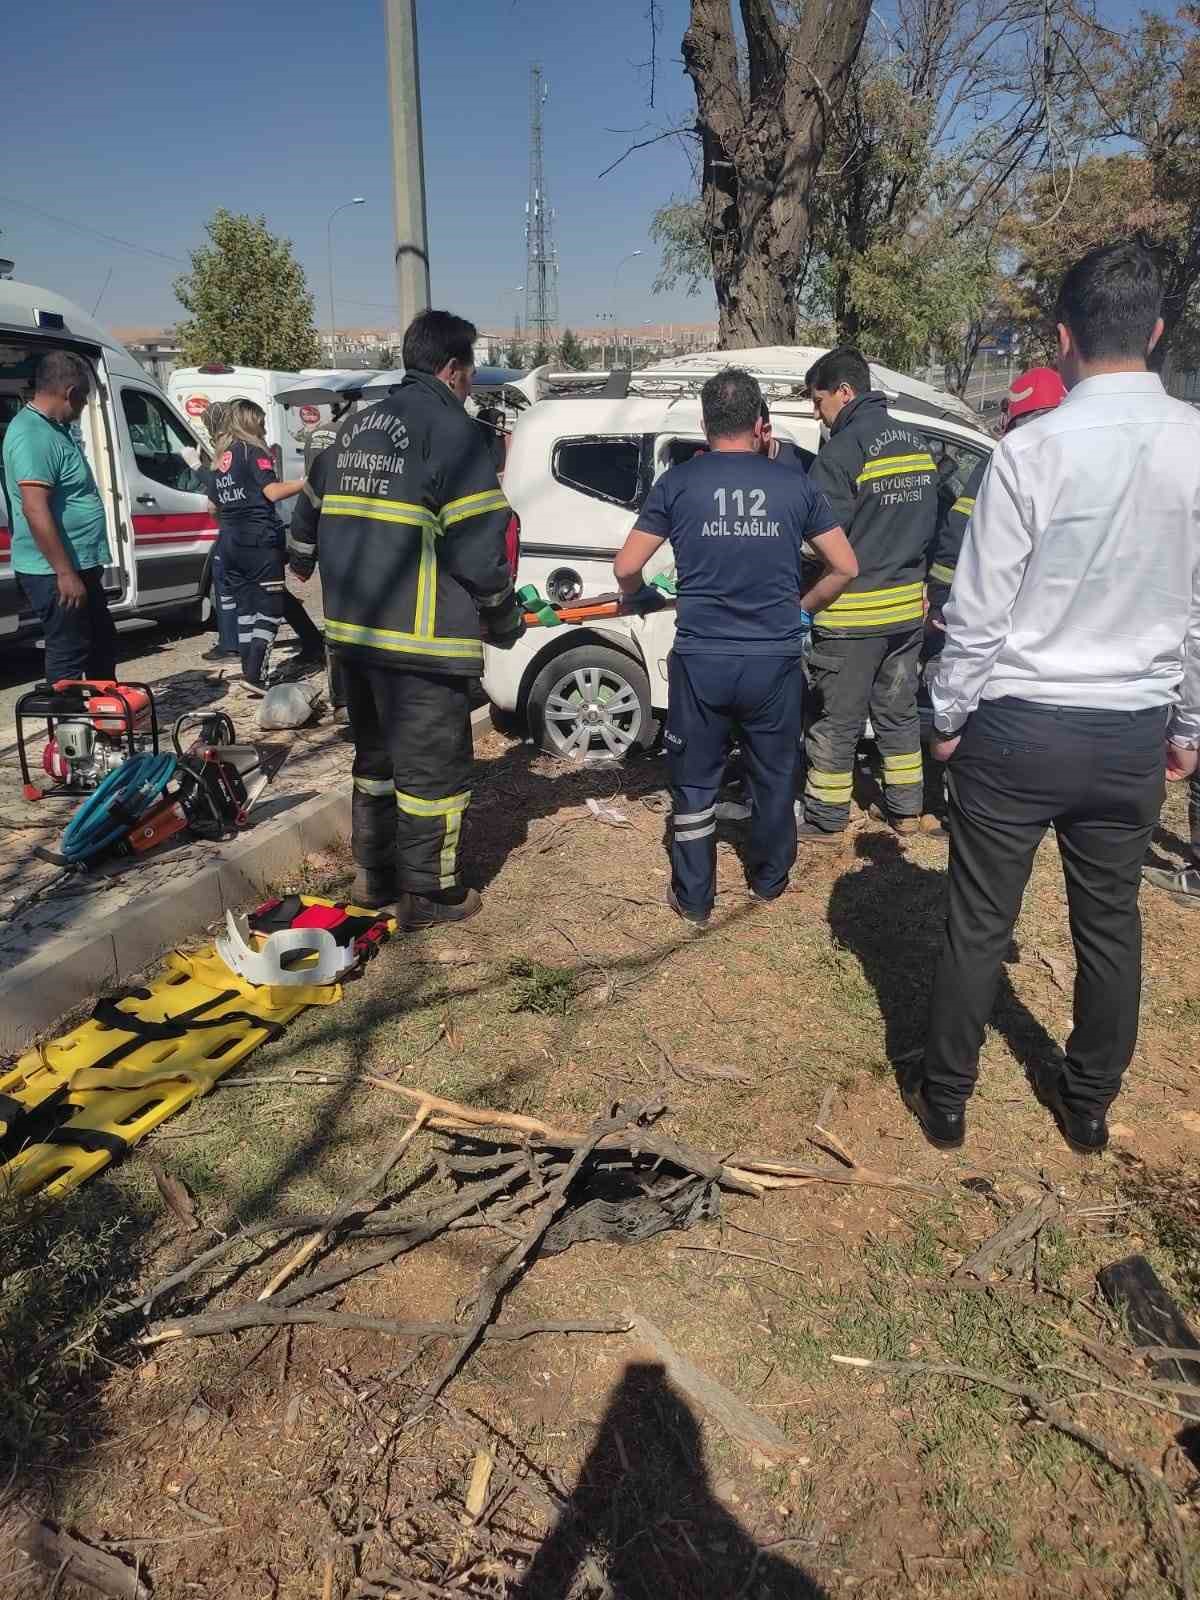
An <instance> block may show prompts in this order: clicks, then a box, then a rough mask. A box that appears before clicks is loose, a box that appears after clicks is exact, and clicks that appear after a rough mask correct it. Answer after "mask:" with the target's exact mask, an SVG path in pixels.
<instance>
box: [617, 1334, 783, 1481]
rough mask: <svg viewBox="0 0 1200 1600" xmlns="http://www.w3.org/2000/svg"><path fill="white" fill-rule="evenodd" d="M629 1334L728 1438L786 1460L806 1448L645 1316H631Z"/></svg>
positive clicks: (777, 1458) (766, 1454)
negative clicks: (690, 1357) (695, 1362)
mask: <svg viewBox="0 0 1200 1600" xmlns="http://www.w3.org/2000/svg"><path fill="white" fill-rule="evenodd" d="M632 1331H633V1333H634V1334H635V1335H636V1337H637V1338H638V1339H640V1340H641V1341H642V1343H643V1344H646V1345H648V1346H649V1347H650V1349H651V1350H653V1351H654V1353H655V1355H656V1356H657V1357H658V1359H659V1360H660V1361H661V1362H662V1364H663V1366H664V1367H665V1368H666V1373H667V1377H668V1378H670V1380H671V1382H672V1383H673V1384H674V1385H675V1387H676V1388H677V1389H680V1390H682V1392H683V1393H684V1394H685V1395H686V1396H687V1397H688V1398H689V1399H690V1400H693V1401H694V1402H695V1403H696V1404H697V1405H698V1406H702V1407H703V1409H704V1410H705V1411H707V1412H708V1414H709V1416H711V1417H712V1418H713V1420H714V1421H715V1422H717V1423H718V1424H719V1425H720V1426H721V1427H722V1428H724V1430H725V1432H726V1433H728V1434H729V1435H730V1437H731V1438H733V1439H736V1440H737V1441H738V1442H739V1444H744V1445H748V1446H749V1447H750V1448H751V1449H754V1450H758V1451H760V1452H761V1453H762V1454H763V1455H765V1456H769V1457H770V1458H772V1459H773V1460H777V1461H778V1460H787V1459H788V1458H789V1457H791V1456H797V1455H800V1454H801V1452H802V1451H803V1450H804V1449H805V1448H806V1447H805V1446H804V1445H803V1444H798V1443H797V1442H796V1441H795V1440H794V1439H789V1438H788V1436H787V1434H786V1433H784V1432H783V1430H782V1429H781V1428H779V1427H777V1426H776V1425H775V1423H773V1422H769V1421H768V1420H767V1419H766V1418H765V1417H760V1416H759V1415H758V1413H757V1412H756V1411H752V1410H751V1408H750V1407H749V1406H748V1405H747V1404H746V1402H745V1401H744V1400H741V1399H739V1397H738V1396H737V1395H736V1394H734V1393H733V1391H732V1390H731V1389H727V1388H726V1387H725V1385H724V1384H722V1383H717V1382H716V1380H715V1379H713V1378H710V1377H709V1376H708V1374H707V1373H705V1372H702V1371H701V1370H700V1368H699V1367H697V1366H694V1365H693V1363H692V1362H690V1361H689V1360H688V1359H687V1357H686V1356H684V1355H682V1354H681V1353H680V1352H679V1351H678V1350H677V1349H676V1348H675V1346H674V1345H673V1344H672V1343H671V1341H670V1340H669V1339H668V1338H667V1336H666V1334H664V1333H663V1332H662V1331H661V1330H660V1329H659V1328H657V1327H656V1326H655V1324H654V1323H653V1322H650V1321H649V1320H648V1319H647V1318H646V1317H641V1316H635V1317H634V1318H633V1330H632Z"/></svg>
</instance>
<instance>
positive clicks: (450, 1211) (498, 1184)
mask: <svg viewBox="0 0 1200 1600" xmlns="http://www.w3.org/2000/svg"><path fill="white" fill-rule="evenodd" d="M527 1170H528V1169H527V1167H526V1165H525V1162H524V1160H523V1159H522V1158H521V1157H520V1156H518V1155H510V1156H508V1157H507V1159H506V1161H505V1164H504V1166H503V1168H502V1170H501V1171H500V1172H499V1174H498V1176H497V1177H495V1178H493V1179H492V1180H491V1181H490V1182H489V1183H481V1184H478V1185H476V1186H475V1187H474V1188H473V1189H472V1190H470V1191H469V1192H466V1193H463V1194H460V1195H457V1196H455V1198H454V1199H453V1200H449V1201H447V1202H446V1203H445V1204H444V1205H441V1206H436V1207H434V1208H432V1209H430V1210H428V1211H424V1212H416V1213H412V1214H410V1215H408V1216H401V1217H373V1218H369V1219H368V1220H367V1221H366V1222H365V1223H364V1225H363V1226H362V1227H361V1228H356V1229H355V1230H354V1231H353V1232H347V1233H346V1234H344V1235H343V1238H344V1239H386V1238H389V1237H395V1236H396V1235H400V1236H401V1243H400V1245H399V1246H398V1247H397V1248H395V1249H393V1250H391V1251H390V1252H389V1253H386V1254H385V1253H377V1254H376V1255H374V1256H371V1257H368V1258H366V1259H367V1263H368V1264H367V1265H366V1266H364V1267H363V1268H362V1269H361V1270H363V1271H369V1270H370V1267H371V1266H373V1265H380V1264H384V1263H386V1262H387V1261H391V1260H393V1259H394V1257H395V1256H397V1255H401V1254H403V1253H404V1251H405V1250H411V1249H415V1248H416V1246H417V1245H419V1244H424V1243H426V1242H427V1240H429V1239H432V1238H434V1237H436V1235H437V1234H438V1233H441V1232H443V1231H444V1230H445V1229H447V1228H452V1227H453V1226H454V1225H455V1223H457V1222H459V1221H460V1220H461V1219H463V1218H465V1217H467V1216H468V1215H469V1213H470V1212H472V1211H474V1210H476V1208H477V1207H478V1206H480V1205H482V1204H483V1203H484V1202H486V1201H487V1200H490V1199H491V1198H492V1197H493V1196H494V1195H497V1194H500V1193H502V1192H503V1190H505V1189H507V1188H509V1187H511V1185H512V1184H513V1183H514V1182H515V1181H516V1179H517V1178H518V1177H521V1176H523V1175H525V1173H526V1172H527ZM332 1215H333V1213H332V1212H330V1213H322V1212H302V1213H300V1214H299V1215H297V1216H294V1217H273V1218H271V1219H270V1220H269V1221H264V1222H256V1223H253V1224H252V1225H251V1226H250V1227H248V1228H243V1229H242V1230H241V1231H240V1232H238V1233H234V1234H230V1236H229V1238H228V1239H222V1240H221V1241H220V1243H218V1244H214V1245H211V1246H210V1247H209V1248H208V1249H207V1250H204V1251H202V1252H201V1253H200V1255H198V1256H196V1257H195V1258H194V1259H193V1260H192V1261H190V1262H188V1263H187V1265H186V1266H183V1267H180V1268H179V1269H178V1271H176V1272H173V1273H171V1275H170V1276H169V1277H167V1278H164V1279H163V1280H162V1281H161V1282H160V1283H157V1284H156V1285H155V1286H154V1287H153V1288H152V1289H149V1290H147V1292H146V1293H145V1294H144V1295H142V1296H141V1297H140V1298H139V1299H137V1300H131V1301H129V1302H128V1303H127V1304H125V1305H120V1306H114V1307H113V1308H112V1312H113V1315H114V1316H115V1315H116V1314H118V1313H120V1312H126V1311H139V1310H141V1309H143V1308H145V1309H146V1310H147V1311H149V1309H150V1307H151V1306H153V1304H154V1302H155V1301H156V1300H161V1299H162V1297H163V1296H164V1295H165V1294H167V1293H168V1292H169V1291H170V1290H172V1289H177V1288H179V1287H180V1286H181V1285H183V1284H185V1283H187V1282H188V1281H189V1280H190V1279H191V1278H194V1277H195V1276H196V1275H197V1274H198V1273H200V1272H203V1270H204V1269H205V1267H210V1266H212V1264H213V1263H214V1262H215V1261H218V1260H219V1259H220V1258H221V1256H223V1255H225V1254H226V1253H227V1252H228V1251H230V1250H232V1249H233V1248H234V1246H235V1245H238V1244H241V1243H243V1242H244V1241H245V1240H248V1239H255V1238H258V1237H261V1236H262V1235H263V1234H268V1233H279V1234H283V1235H285V1236H286V1235H288V1234H292V1233H304V1232H307V1231H308V1230H309V1229H310V1228H316V1227H321V1226H322V1225H323V1224H324V1223H327V1222H328V1221H329V1219H330V1217H331V1216H332ZM430 1230H432V1231H430ZM409 1235H412V1236H413V1237H412V1238H411V1239H410V1238H409V1237H408V1236H409ZM359 1270H360V1269H359V1267H358V1266H357V1265H354V1266H353V1267H352V1270H351V1271H350V1272H349V1273H346V1274H342V1275H331V1274H330V1273H326V1274H323V1275H322V1277H321V1278H320V1279H310V1280H309V1282H310V1283H313V1282H316V1283H319V1284H320V1286H321V1287H324V1288H331V1287H333V1286H334V1284H336V1283H344V1282H345V1281H346V1278H347V1277H353V1276H355V1275H356V1273H357V1272H358V1271H359ZM335 1272H336V1269H335ZM321 1287H318V1288H316V1289H314V1290H312V1291H311V1292H312V1293H315V1294H319V1293H320V1292H321ZM304 1297H305V1296H304V1293H303V1292H302V1293H301V1295H300V1296H299V1298H301V1299H303V1298H304ZM295 1298H297V1297H296V1295H295V1291H289V1292H288V1293H287V1294H286V1295H282V1296H280V1297H279V1300H278V1302H277V1303H279V1304H285V1305H290V1304H292V1303H293V1301H294V1299H295Z"/></svg>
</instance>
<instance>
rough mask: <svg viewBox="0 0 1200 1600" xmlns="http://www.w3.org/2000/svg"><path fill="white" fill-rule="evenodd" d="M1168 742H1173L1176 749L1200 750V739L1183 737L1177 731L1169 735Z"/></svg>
mask: <svg viewBox="0 0 1200 1600" xmlns="http://www.w3.org/2000/svg"><path fill="white" fill-rule="evenodd" d="M1167 743H1168V744H1173V745H1174V746H1175V748H1176V750H1200V739H1186V738H1181V737H1180V736H1179V735H1178V734H1176V733H1169V734H1168V735H1167Z"/></svg>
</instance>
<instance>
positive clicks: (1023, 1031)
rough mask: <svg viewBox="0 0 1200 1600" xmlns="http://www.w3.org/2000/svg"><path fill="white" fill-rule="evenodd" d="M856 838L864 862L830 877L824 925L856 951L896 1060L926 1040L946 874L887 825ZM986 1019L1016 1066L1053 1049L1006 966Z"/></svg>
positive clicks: (890, 1053) (1027, 1064)
mask: <svg viewBox="0 0 1200 1600" xmlns="http://www.w3.org/2000/svg"><path fill="white" fill-rule="evenodd" d="M854 843H855V851H856V853H857V855H858V856H859V858H860V860H865V861H866V862H867V863H869V864H868V865H866V866H856V867H852V868H850V869H848V870H847V871H846V872H843V873H842V875H841V877H839V878H838V879H837V881H836V882H835V883H834V885H833V889H832V891H831V892H830V896H829V928H830V932H831V933H832V934H833V937H834V939H835V940H836V942H837V943H838V944H839V945H841V946H844V947H845V948H846V949H847V950H850V951H852V952H853V954H854V955H855V956H857V958H858V960H859V962H860V963H861V966H862V970H863V975H864V977H865V978H866V979H867V982H868V983H869V984H870V985H871V987H872V988H873V989H874V991H875V996H876V999H877V1001H878V1004H879V1010H880V1014H881V1015H882V1017H883V1022H884V1028H885V1030H886V1048H887V1055H888V1059H889V1061H892V1062H895V1061H897V1059H898V1058H900V1057H903V1056H905V1055H907V1054H908V1053H910V1052H912V1051H914V1050H916V1049H919V1048H920V1046H921V1045H922V1044H923V1043H924V1039H925V1027H926V1013H927V1009H928V1000H929V990H930V987H931V985H932V983H933V973H934V967H935V966H936V963H937V958H938V952H939V950H940V949H941V943H942V926H943V923H944V920H945V914H946V874H945V872H944V871H942V870H941V869H938V868H934V867H925V866H922V865H921V864H920V863H919V862H917V861H914V860H912V859H910V858H909V857H908V856H906V855H905V853H904V851H903V849H902V848H901V846H900V844H899V841H898V840H897V839H896V838H895V837H893V835H891V834H890V833H861V834H859V835H858V836H857V837H856V839H855V842H854ZM991 1020H992V1024H993V1026H994V1027H995V1028H996V1029H997V1030H998V1031H999V1032H1000V1034H1001V1035H1002V1036H1003V1038H1004V1040H1005V1042H1006V1043H1007V1045H1008V1047H1009V1049H1010V1050H1011V1051H1012V1053H1013V1055H1014V1056H1015V1057H1016V1058H1017V1060H1018V1061H1019V1062H1020V1063H1021V1064H1022V1066H1024V1067H1026V1068H1028V1067H1030V1066H1031V1065H1032V1064H1033V1063H1034V1062H1037V1061H1041V1060H1045V1059H1046V1057H1047V1056H1053V1055H1055V1054H1057V1051H1058V1046H1057V1045H1056V1043H1055V1041H1054V1039H1053V1038H1052V1037H1051V1035H1050V1034H1049V1033H1048V1032H1047V1031H1046V1029H1045V1027H1044V1026H1043V1025H1042V1023H1041V1022H1039V1021H1038V1019H1037V1018H1036V1017H1035V1016H1034V1015H1033V1013H1032V1012H1031V1011H1030V1010H1029V1009H1028V1008H1027V1007H1026V1006H1025V1005H1024V1003H1023V1002H1022V1001H1021V1000H1020V999H1019V998H1018V996H1017V994H1016V992H1015V991H1014V989H1013V986H1012V983H1011V982H1010V981H1009V978H1008V974H1007V973H1003V974H1002V975H1001V979H1000V988H999V992H998V994H997V998H996V1005H995V1008H994V1010H993V1013H992V1019H991Z"/></svg>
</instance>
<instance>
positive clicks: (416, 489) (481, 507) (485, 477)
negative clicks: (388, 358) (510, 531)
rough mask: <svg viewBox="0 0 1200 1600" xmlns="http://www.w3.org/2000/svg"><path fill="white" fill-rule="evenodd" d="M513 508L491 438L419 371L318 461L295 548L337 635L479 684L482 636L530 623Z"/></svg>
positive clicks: (296, 518)
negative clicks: (518, 579)
mask: <svg viewBox="0 0 1200 1600" xmlns="http://www.w3.org/2000/svg"><path fill="white" fill-rule="evenodd" d="M508 517H509V508H508V502H507V501H506V500H505V498H504V495H503V493H502V492H501V489H500V486H499V484H498V482H497V480H496V469H495V467H494V465H493V463H492V457H491V454H490V453H489V451H488V449H487V446H486V443H485V440H484V438H483V435H482V433H481V432H480V430H479V428H478V427H477V426H476V424H475V423H474V422H473V421H472V419H471V418H470V417H469V416H468V415H467V413H466V411H465V410H464V409H463V407H462V405H461V403H460V402H459V400H458V399H457V398H456V397H455V396H454V395H453V394H452V393H451V392H450V390H449V389H448V388H447V387H446V386H445V384H443V383H440V382H439V381H438V380H437V379H436V378H433V377H430V376H428V375H427V374H425V373H419V372H414V373H408V374H406V376H405V378H404V381H403V383H402V384H401V385H400V388H399V389H398V390H396V391H394V392H393V393H392V394H390V395H389V396H388V397H387V398H386V399H385V400H381V401H380V402H379V403H378V404H377V405H374V406H371V407H369V408H368V409H367V410H365V411H359V412H357V413H355V414H354V415H353V416H351V417H347V418H346V419H344V421H343V422H342V423H341V425H340V426H339V428H338V431H337V437H336V439H335V441H334V442H333V444H331V445H330V446H329V447H328V448H327V449H326V450H324V451H322V452H321V454H320V455H319V456H318V457H317V459H316V461H315V462H314V463H313V466H312V470H311V472H310V474H309V477H308V480H307V482H306V484H305V492H304V494H303V495H301V496H300V498H299V499H298V501H297V503H296V510H295V512H294V514H293V517H292V525H291V530H290V535H289V539H288V553H289V559H290V561H291V564H292V566H293V567H294V568H295V569H296V570H297V571H298V572H299V573H301V574H303V573H304V572H305V571H309V572H311V570H312V568H313V566H314V565H315V564H317V563H319V565H320V569H321V587H322V591H323V595H324V603H325V637H326V638H327V639H328V640H329V642H330V643H331V644H334V645H336V646H337V647H338V648H339V649H340V650H343V651H344V652H345V653H346V654H347V655H351V656H359V657H361V658H363V659H364V660H369V661H371V662H372V663H373V664H374V665H376V666H390V667H396V668H409V669H411V670H414V671H436V672H449V673H458V674H463V675H467V676H474V675H477V674H478V673H480V672H481V671H482V670H483V645H482V642H481V624H482V628H483V630H485V631H486V630H487V629H488V628H492V627H494V628H496V629H497V630H498V631H504V629H505V628H506V627H510V626H512V625H513V624H515V623H516V622H517V621H518V619H519V615H520V612H519V607H518V605H517V601H516V597H515V595H514V593H513V583H512V575H511V572H510V570H509V565H508V560H507V555H506V548H505V532H506V529H507V526H508Z"/></svg>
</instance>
